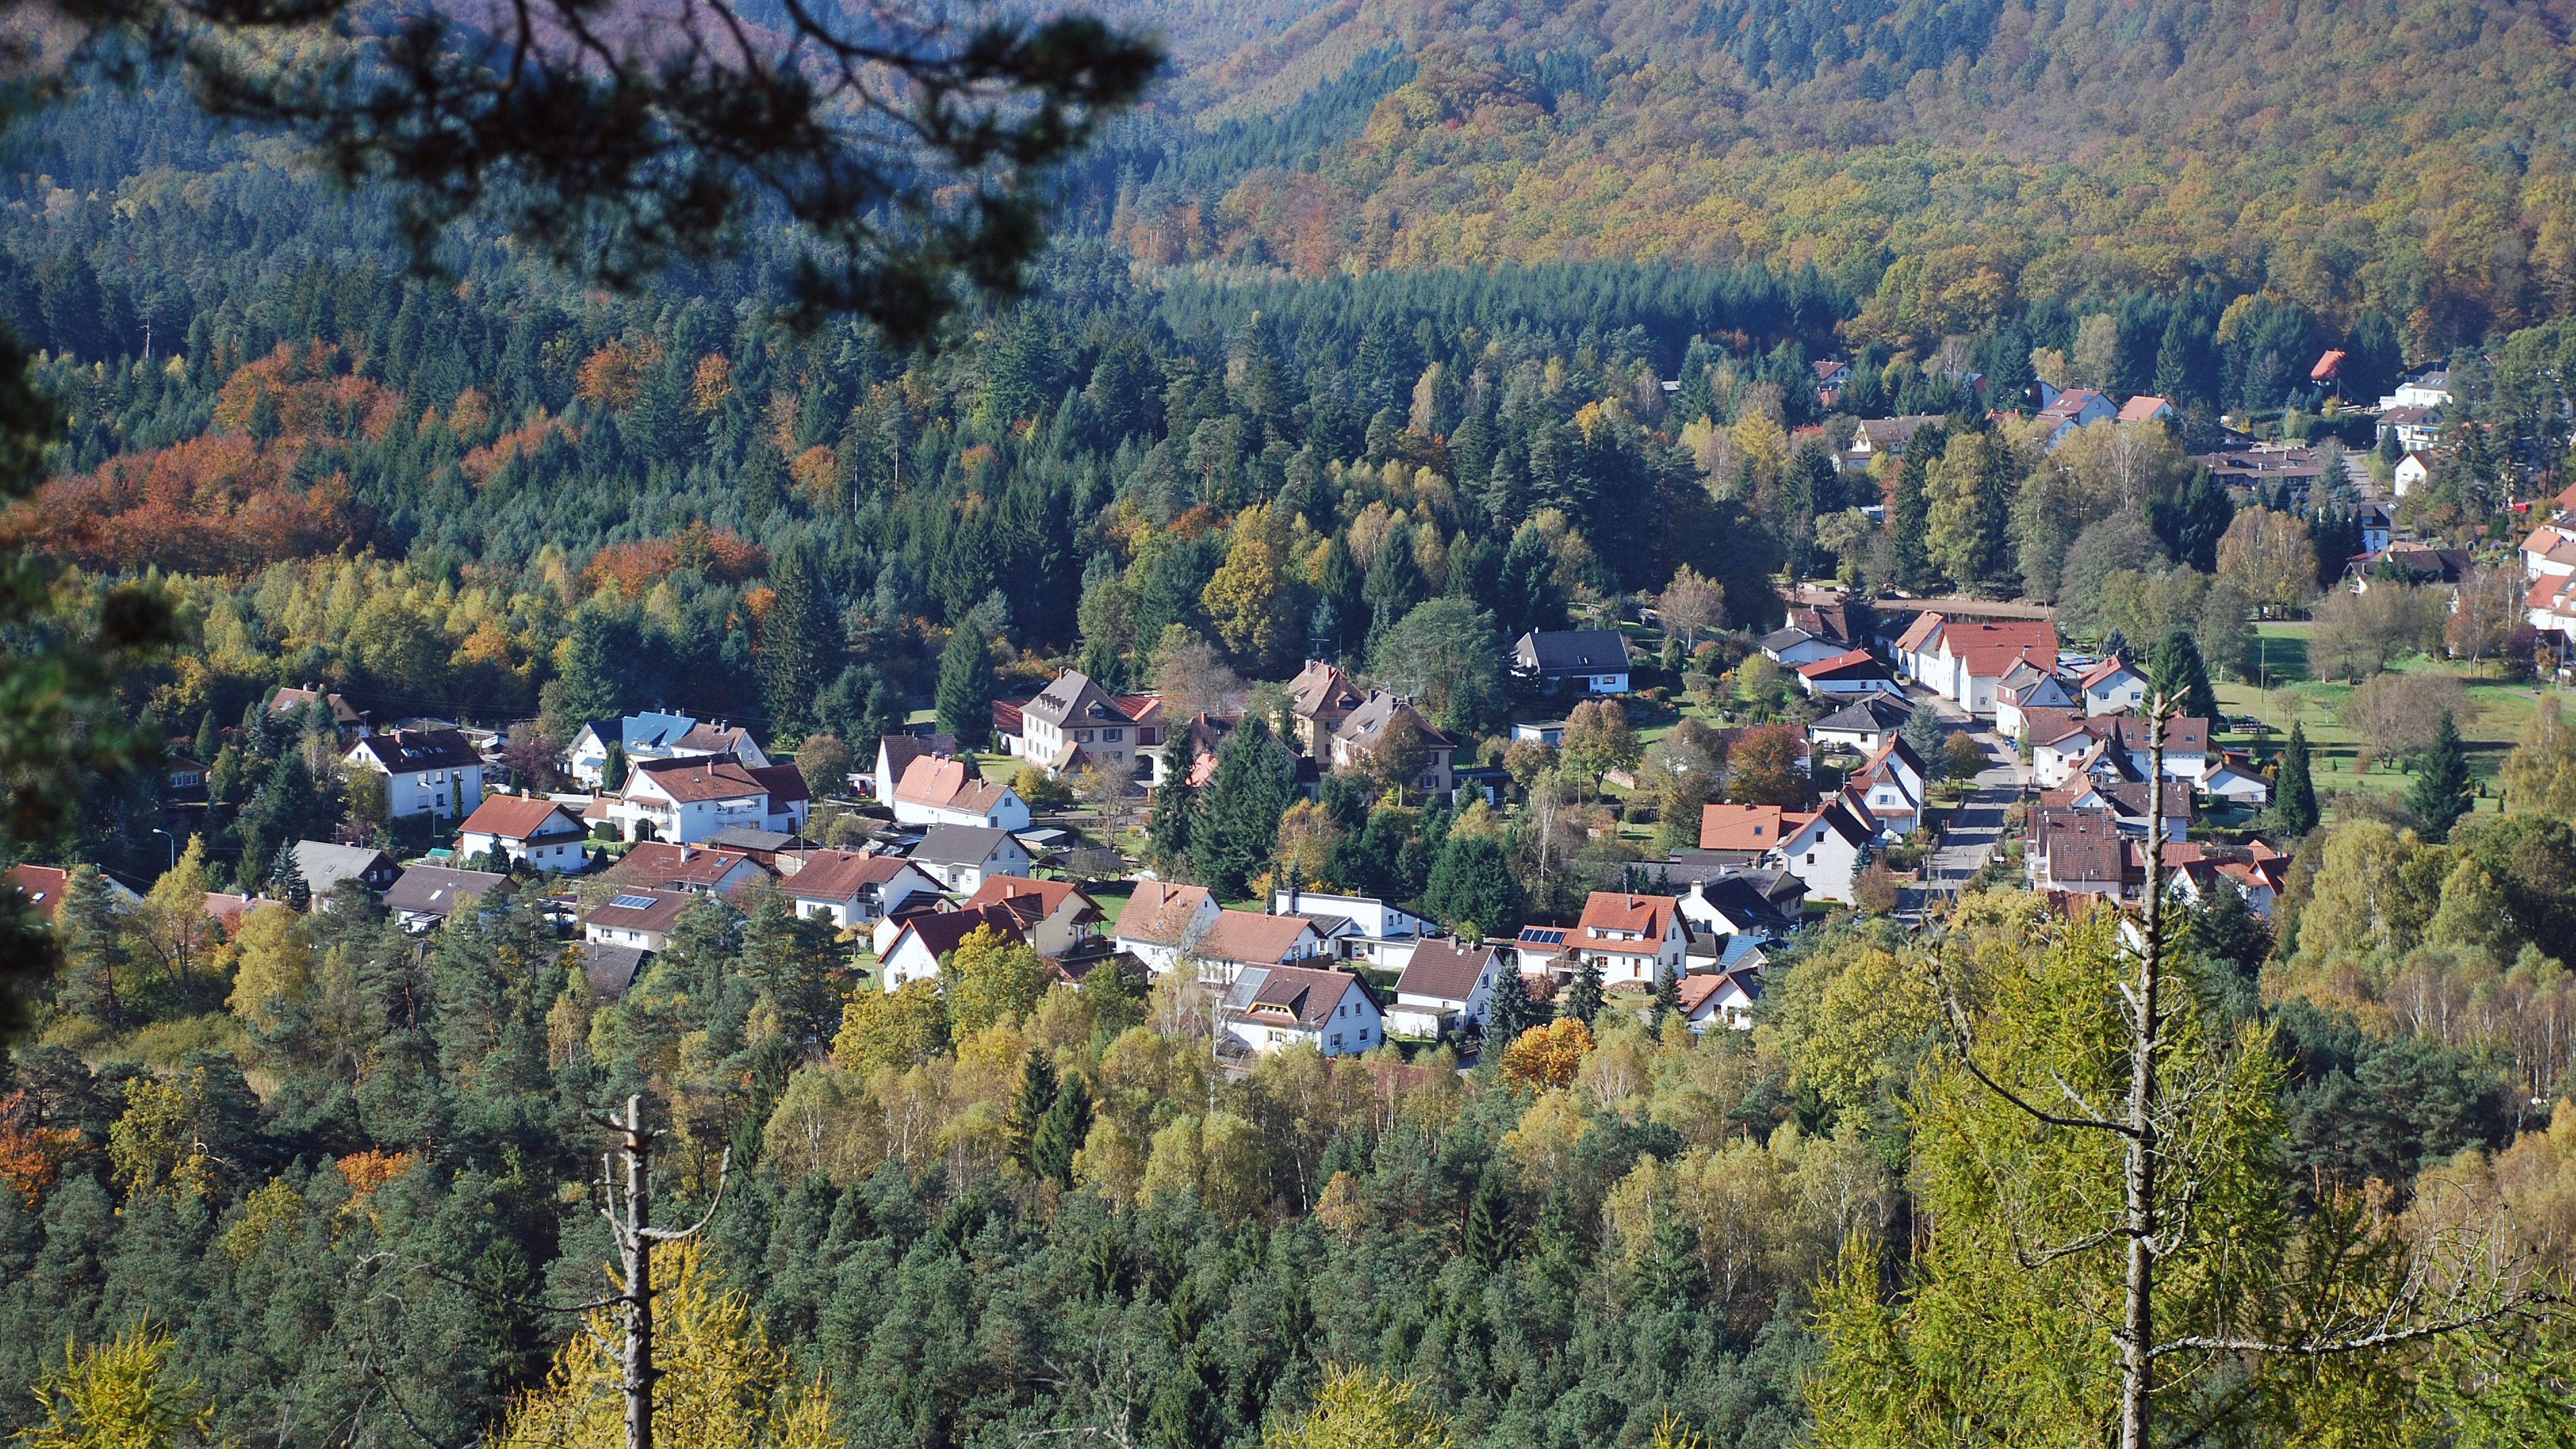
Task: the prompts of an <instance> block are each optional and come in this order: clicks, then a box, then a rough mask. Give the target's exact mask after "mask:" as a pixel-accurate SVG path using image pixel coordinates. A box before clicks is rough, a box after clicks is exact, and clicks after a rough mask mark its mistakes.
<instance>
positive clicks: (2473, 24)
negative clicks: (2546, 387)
mask: <svg viewBox="0 0 2576 1449" xmlns="http://www.w3.org/2000/svg"><path fill="white" fill-rule="evenodd" d="M2569 24H2570V16H2569V13H2568V11H2567V10H2566V7H2565V6H2563V5H2551V4H2528V3H2518V4H2499V5H2474V4H2439V3H2436V4H2422V5H2409V4H2401V3H2396V0H2310V3H2291V4H2277V3H2254V0H2246V3H2235V0H2227V3H2218V4H2201V3H2184V0H2138V3H2102V4H2063V3H2018V0H1908V3H1903V4H1896V3H1887V0H1877V3H1870V4H1860V5H1850V4H1835V5H1829V4H1825V3H1822V0H1814V3H1808V0H1799V3H1790V4H1778V5H1770V4H1766V5H1748V4H1742V3H1733V4H1729V3H1715V0H1710V3H1690V4H1683V3H1677V0H1605V3H1598V4H1579V5H1542V4H1536V3H1530V4H1522V5H1510V4H1503V3H1495V0H1485V3H1477V4H1463V3H1460V4H1450V3H1413V0H1344V3H1340V4H1336V5H1332V6H1328V7H1326V8H1324V9H1321V10H1319V11H1317V12H1315V13H1314V14H1311V15H1309V16H1307V17H1305V18H1304V19H1303V20H1301V21H1300V22H1299V23H1298V24H1297V25H1296V26H1295V27H1294V28H1293V29H1291V30H1289V31H1287V32H1285V33H1284V34H1282V35H1280V36H1278V37H1275V38H1263V39H1260V40H1256V41H1255V42H1253V43H1252V44H1251V45H1249V46H1247V47H1245V48H1244V49H1242V50H1241V51H1239V52H1238V53H1237V54H1235V55H1234V56H1232V57H1230V58H1229V59H1228V60H1227V61H1226V62H1224V63H1223V64H1221V65H1213V66H1204V67H1201V68H1199V69H1198V70H1196V71H1193V72H1192V73H1191V74H1190V76H1189V77H1188V78H1187V81H1186V83H1185V84H1184V86H1183V88H1182V93H1183V94H1184V95H1187V96H1191V97H1194V98H1199V99H1203V100H1205V101H1208V102H1212V103H1214V104H1213V105H1212V108H1211V109H1210V110H1209V111H1207V112H1206V113H1205V115H1204V116H1203V117H1202V118H1201V124H1203V125H1205V126H1207V127H1208V129H1206V130H1205V131H1204V132H1202V133H1198V134H1188V133H1186V132H1184V133H1183V134H1181V135H1180V136H1179V138H1178V139H1176V140H1174V141H1173V142H1171V143H1170V144H1171V146H1172V148H1173V149H1172V150H1171V151H1170V152H1168V153H1166V154H1165V155H1164V156H1162V157H1159V158H1158V157H1157V156H1155V155H1154V154H1153V153H1152V151H1151V150H1150V149H1149V150H1147V151H1145V152H1143V153H1141V154H1139V155H1138V156H1136V157H1135V158H1134V159H1133V160H1132V161H1131V162H1130V167H1131V170H1130V175H1131V177H1132V179H1133V181H1134V183H1135V184H1134V185H1133V186H1132V188H1131V189H1130V190H1128V191H1125V192H1122V194H1121V197H1120V211H1119V224H1120V235H1121V236H1122V237H1124V238H1126V239H1127V240H1128V241H1129V242H1130V244H1131V245H1133V246H1135V247H1136V248H1137V249H1138V250H1139V251H1140V252H1142V253H1143V254H1145V255H1148V256H1151V257H1153V258H1155V259H1157V260H1166V261H1169V260H1197V259H1202V258H1204V259H1208V260H1211V261H1217V262H1226V263H1234V264H1245V265H1258V266H1270V267H1278V268H1282V269H1285V270H1289V271H1292V272H1294V273H1296V274H1299V275H1307V276H1313V275H1321V274H1323V273H1325V272H1329V271H1333V270H1337V269H1356V270H1370V269H1377V268H1388V267H1421V266H1450V265H1471V266H1472V265H1479V264H1489V263H1493V262H1499V261H1522V262H1530V261H1558V260H1567V259H1590V258H1630V257H1643V258H1674V259H1687V260H1691V261H1697V262H1709V263H1716V264H1732V263H1735V262H1738V261H1741V260H1743V259H1745V258H1748V257H1752V258H1762V259H1765V260H1769V261H1773V262H1775V263H1786V264H1797V263H1801V262H1804V261H1807V260H1811V259H1812V260H1813V261H1814V262H1815V263H1816V264H1817V265H1818V266H1820V267H1822V268H1823V269H1825V270H1826V271H1828V272H1830V273H1832V274H1833V275H1834V276H1835V277H1837V278H1838V279H1839V280H1841V281H1842V282H1843V283H1844V284H1845V285H1846V286H1847V287H1849V288H1850V289H1851V290H1852V291H1853V292H1854V293H1855V294H1856V295H1858V296H1860V297H1862V298H1864V299H1869V300H1870V301H1871V303H1872V305H1870V306H1869V307H1867V308H1865V309H1864V310H1863V312H1862V314H1861V318H1860V322H1861V328H1862V330H1864V331H1865V332H1866V333H1867V335H1870V336H1873V337H1878V338H1882V339H1885V340H1887V341H1890V342H1892V343H1912V344H1915V345H1933V344H1937V343H1938V342H1939V340H1940V338H1941V337H1942V336H1943V335H1944V334H1948V333H1959V332H1969V331H1973V330H1975V329H1976V328H1978V327H1979V326H1981V325H1983V324H1987V323H1990V322H1992V321H1994V320H1996V319H1997V318H1999V317H2003V316H2006V315H2009V314H2011V313H2013V312H2015V311H2017V310H2019V309H2020V308H2022V307H2024V306H2028V305H2046V304H2050V303H2071V302H2074V301H2076V300H2078V299H2080V298H2082V297H2083V296H2085V295H2087V294H2091V293H2102V294H2117V293H2120V292H2125V291H2130V290H2136V289H2153V290H2156V291H2159V292H2162V293H2165V294H2167V295H2172V294H2175V293H2177V292H2179V291H2181V290H2183V289H2185V288H2187V287H2189V286H2191V285H2194V284H2196V283H2198V284H2213V285H2217V286H2220V287H2224V288H2226V289H2229V290H2239V289H2245V290H2254V289H2265V290H2270V291H2273V292H2276V293H2278V294H2279V295H2281V296H2283V297H2285V298H2288V299H2291V300H2295V301H2297V302H2299V303H2300V304H2302V305H2303V306H2306V307H2308V308H2310V309H2312V310H2314V311H2316V312H2318V313H2320V314H2323V315H2326V316H2328V317H2331V318H2333V319H2335V320H2336V321H2337V323H2338V324H2339V325H2347V324H2349V322H2350V321H2351V320H2352V318H2353V317H2354V316H2355V315H2357V314H2358V313H2360V312H2361V311H2363V310H2365V309H2372V310H2378V311H2381V312H2384V313H2386V314H2387V315H2388V316H2390V317H2391V318H2393V319H2396V320H2397V321H2398V322H2399V323H2400V324H2401V325H2403V326H2404V327H2406V328H2407V329H2408V330H2409V333H2410V335H2411V336H2412V337H2414V338H2415V339H2416V340H2417V345H2418V346H2419V347H2420V348H2422V349H2423V350H2426V351H2432V350H2437V349H2440V348H2445V347H2448V346H2451V345H2455V344H2457V343H2460V342H2464V341H2471V340H2475V339H2476V338H2478V337H2480V336H2482V335H2484V333H2485V332H2486V331H2487V330H2488V329H2489V328H2491V327H2497V326H2502V327H2515V326H2524V325H2529V324H2530V323H2531V322H2534V321H2537V320H2543V319H2546V318H2549V317H2554V316H2559V315H2563V314H2564V313H2565V312H2566V311H2567V310H2568V309H2569V307H2570V306H2571V305H2576V217H2572V216H2571V208H2576V191H2571V186H2576V181H2571V175H2570V168H2571V164H2576V156H2572V154H2571V151H2570V149H2569V147H2570V140H2569V135H2570V133H2569V129H2568V128H2569V123H2570V120H2571V107H2576V100H2571V98H2570V97H2571V90H2570V85H2569V81H2570V77H2571V72H2570V58H2569V53H2568V42H2569V34H2568V26H2569ZM1251 115H1261V116H1264V117H1265V118H1275V119H1276V120H1277V121H1278V122H1282V123H1284V125H1282V126H1265V127H1263V128H1260V129H1259V130H1258V131H1257V132H1254V131H1249V130H1247V129H1245V128H1243V127H1242V126H1241V125H1240V124H1239V123H1240V122H1241V121H1242V120H1243V119H1244V118H1246V117H1248V116H1251ZM1256 134H1257V135H1258V137H1259V138H1260V139H1259V141H1258V143H1257V144H1255V143H1254V142H1253V139H1252V138H1253V137H1254V136H1255V135H1256ZM1161 144H1163V143H1161V142H1153V143H1149V146H1160V145H1161ZM1219 158H1222V159H1219Z"/></svg>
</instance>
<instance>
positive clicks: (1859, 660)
mask: <svg viewBox="0 0 2576 1449" xmlns="http://www.w3.org/2000/svg"><path fill="white" fill-rule="evenodd" d="M1798 687H1799V688H1800V689H1803V690H1805V691H1806V692H1807V693H1808V694H1809V695H1812V696H1813V697H1815V698H1817V699H1826V700H1832V699H1854V698H1865V697H1867V696H1870V695H1884V696H1890V697H1894V698H1903V697H1904V694H1905V691H1904V690H1903V689H1901V688H1899V687H1898V686H1897V683H1896V681H1895V679H1894V678H1893V677H1891V676H1890V675H1889V674H1888V671H1887V666H1886V665H1884V664H1881V663H1879V662H1878V656H1876V655H1874V654H1872V653H1870V652H1869V651H1868V650H1866V649H1849V650H1845V651H1844V652H1842V653H1840V654H1837V655H1834V656H1833V657H1832V658H1830V659H1819V660H1817V661H1816V662H1814V663H1813V664H1802V665H1800V666H1799V667H1798Z"/></svg>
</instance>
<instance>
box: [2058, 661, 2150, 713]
mask: <svg viewBox="0 0 2576 1449" xmlns="http://www.w3.org/2000/svg"><path fill="white" fill-rule="evenodd" d="M2075 688H2076V691H2077V692H2078V693H2080V694H2082V695H2083V696H2084V712H2085V713H2086V714H2088V715H2105V714H2126V713H2128V712H2129V711H2131V710H2138V709H2144V708H2146V704H2147V676H2146V675H2145V674H2144V673H2142V672H2140V671H2139V670H2138V669H2137V668H2136V667H2135V666H2134V665H2132V664H2130V663H2129V661H2127V660H2126V659H2123V658H2121V657H2120V656H2119V655H2117V654H2111V655H2108V656H2105V657H2104V658H2102V659H2099V660H2096V661H2094V663H2093V664H2092V665H2091V666H2090V667H2089V668H2087V669H2085V671H2084V672H2083V673H2081V674H2078V675H2076V676H2075Z"/></svg>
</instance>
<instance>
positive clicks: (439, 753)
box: [358, 730, 483, 775]
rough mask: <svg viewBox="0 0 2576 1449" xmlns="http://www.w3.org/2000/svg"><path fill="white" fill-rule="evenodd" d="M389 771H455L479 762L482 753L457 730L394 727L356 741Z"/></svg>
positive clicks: (400, 772)
mask: <svg viewBox="0 0 2576 1449" xmlns="http://www.w3.org/2000/svg"><path fill="white" fill-rule="evenodd" d="M358 744H359V745H360V746H364V747H365V748H366V750H367V752H368V753H369V754H372V755H374V756H375V757H376V759H377V761H378V762H379V763H381V764H382V765H383V766H384V767H385V769H386V770H388V771H390V772H392V773H393V774H397V775H401V774H408V773H410V772H412V771H414V770H456V769H463V768H465V767H467V766H469V765H479V764H481V763H483V752H482V751H480V750H477V749H475V748H474V744H473V742H472V741H470V740H468V739H466V738H465V735H464V734H463V732H462V731H458V730H394V731H392V732H390V733H388V734H381V735H368V736H366V737H365V738H363V739H361V740H359V741H358Z"/></svg>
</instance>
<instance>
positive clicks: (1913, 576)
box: [1887, 427, 1944, 592]
mask: <svg viewBox="0 0 2576 1449" xmlns="http://www.w3.org/2000/svg"><path fill="white" fill-rule="evenodd" d="M1943 446H1944V443H1943V438H1942V433H1941V430H1940V429H1939V428H1928V427H1927V428H1924V429H1922V430H1921V431H1919V432H1917V433H1916V434H1915V435H1914V436H1913V437H1912V438H1909V439H1907V440H1906V444H1905V457H1904V459H1903V461H1902V463H1901V464H1900V465H1899V467H1898V469H1897V473H1896V490H1895V494H1894V496H1893V497H1891V498H1890V499H1889V500H1888V510H1887V531H1888V534H1889V536H1890V537H1891V538H1892V539H1893V540H1894V541H1895V544H1896V582H1897V584H1898V586H1899V587H1901V588H1906V589H1911V590H1914V591H1916V592H1921V591H1922V590H1925V589H1928V588H1931V587H1932V586H1933V585H1935V584H1937V583H1939V582H1940V575H1939V574H1938V573H1936V572H1935V571H1934V569H1933V567H1932V546H1931V518H1932V495H1931V491H1930V487H1929V484H1930V481H1931V475H1932V460H1933V459H1934V458H1937V457H1939V456H1940V455H1941V449H1942V447H1943Z"/></svg>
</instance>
